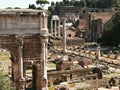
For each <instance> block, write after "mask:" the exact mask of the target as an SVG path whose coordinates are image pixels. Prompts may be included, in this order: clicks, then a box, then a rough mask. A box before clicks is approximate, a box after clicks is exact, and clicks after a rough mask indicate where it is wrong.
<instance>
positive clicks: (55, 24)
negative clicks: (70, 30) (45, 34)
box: [50, 15, 61, 37]
mask: <svg viewBox="0 0 120 90" xmlns="http://www.w3.org/2000/svg"><path fill="white" fill-rule="evenodd" d="M50 34H51V36H55V37H56V36H58V37H60V36H61V32H60V19H59V17H58V16H57V15H54V16H53V17H52V19H51V31H50Z"/></svg>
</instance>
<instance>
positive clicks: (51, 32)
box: [50, 20, 53, 36]
mask: <svg viewBox="0 0 120 90" xmlns="http://www.w3.org/2000/svg"><path fill="white" fill-rule="evenodd" d="M50 34H51V36H53V20H51V31H50Z"/></svg>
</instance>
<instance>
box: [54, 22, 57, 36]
mask: <svg viewBox="0 0 120 90" xmlns="http://www.w3.org/2000/svg"><path fill="white" fill-rule="evenodd" d="M54 22H55V25H54V33H55V37H56V34H57V31H56V30H57V21H56V20H54Z"/></svg>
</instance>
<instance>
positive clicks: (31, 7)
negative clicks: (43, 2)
mask: <svg viewBox="0 0 120 90" xmlns="http://www.w3.org/2000/svg"><path fill="white" fill-rule="evenodd" d="M28 8H29V9H36V6H35V4H29V7H28Z"/></svg>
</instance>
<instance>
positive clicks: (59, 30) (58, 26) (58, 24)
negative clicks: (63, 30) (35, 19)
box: [58, 20, 61, 37]
mask: <svg viewBox="0 0 120 90" xmlns="http://www.w3.org/2000/svg"><path fill="white" fill-rule="evenodd" d="M60 36H61V35H60V20H58V37H60Z"/></svg>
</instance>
